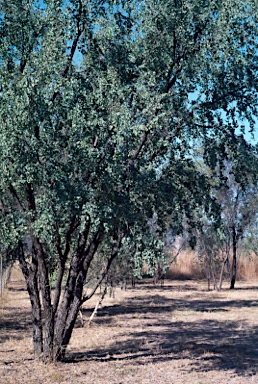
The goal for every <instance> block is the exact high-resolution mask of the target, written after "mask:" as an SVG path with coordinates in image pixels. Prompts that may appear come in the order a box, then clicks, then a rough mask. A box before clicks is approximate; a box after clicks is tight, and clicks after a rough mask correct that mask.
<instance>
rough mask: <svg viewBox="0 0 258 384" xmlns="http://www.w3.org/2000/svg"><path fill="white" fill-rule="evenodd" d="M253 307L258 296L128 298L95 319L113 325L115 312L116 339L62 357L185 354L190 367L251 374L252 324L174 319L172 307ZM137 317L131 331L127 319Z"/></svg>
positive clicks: (254, 355)
mask: <svg viewBox="0 0 258 384" xmlns="http://www.w3.org/2000/svg"><path fill="white" fill-rule="evenodd" d="M257 306H258V300H255V301H254V300H228V301H220V300H209V299H207V298H205V299H204V300H200V298H199V299H198V298H197V297H195V296H194V295H192V300H191V301H190V300H180V299H175V300H173V299H169V298H165V297H164V296H161V295H159V294H156V295H154V296H151V297H146V296H141V297H137V298H134V299H128V300H127V301H126V302H125V303H124V305H114V306H109V307H103V308H101V309H100V311H99V313H98V316H97V318H96V320H95V321H96V323H97V324H99V325H102V324H105V325H106V324H107V323H108V324H109V325H110V326H115V319H116V318H117V317H118V316H120V320H119V321H122V322H124V325H122V329H123V332H121V334H120V335H119V336H116V340H115V341H113V342H112V343H111V344H110V345H109V346H108V347H105V348H104V347H103V348H102V347H100V348H96V349H94V350H91V351H87V352H86V351H85V352H84V351H77V352H75V353H72V352H70V353H69V354H68V356H67V359H66V362H67V363H69V362H76V361H85V360H86V361H89V360H94V361H100V362H102V361H112V360H120V361H121V360H122V361H133V364H146V362H151V363H157V362H167V361H170V360H172V359H173V360H175V359H189V358H190V359H192V363H191V365H190V366H189V368H188V369H189V371H196V370H198V371H207V370H223V371H226V370H233V371H234V372H236V374H238V375H242V376H243V375H253V374H254V373H255V372H256V369H257V368H258V327H257V326H255V327H251V326H250V325H248V324H247V323H246V322H244V321H242V320H240V321H230V320H227V319H223V320H221V321H219V320H215V319H212V320H207V319H205V320H201V319H199V320H198V321H173V312H174V310H177V311H178V310H179V311H180V310H182V311H184V310H187V311H189V310H191V311H196V312H227V311H229V307H231V308H232V307H235V308H237V309H243V308H250V307H257ZM139 317H140V318H141V319H143V325H142V327H141V328H138V327H136V328H135V330H133V331H132V328H130V327H126V322H127V323H128V320H129V319H134V318H139ZM139 329H141V330H139ZM142 329H143V330H142Z"/></svg>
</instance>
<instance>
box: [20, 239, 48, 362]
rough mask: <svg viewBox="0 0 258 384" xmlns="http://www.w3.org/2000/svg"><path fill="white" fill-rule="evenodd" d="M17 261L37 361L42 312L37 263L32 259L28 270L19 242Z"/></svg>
mask: <svg viewBox="0 0 258 384" xmlns="http://www.w3.org/2000/svg"><path fill="white" fill-rule="evenodd" d="M18 259H19V263H20V267H21V270H22V272H23V275H24V278H25V281H26V285H27V291H28V293H29V297H30V302H31V309H32V311H31V314H32V329H33V347H34V358H35V360H38V359H41V358H42V354H43V331H42V310H41V303H40V295H39V287H38V263H37V260H36V259H35V258H34V257H32V261H31V264H30V268H28V266H27V263H26V260H25V256H24V251H23V244H22V242H21V241H20V242H19V244H18Z"/></svg>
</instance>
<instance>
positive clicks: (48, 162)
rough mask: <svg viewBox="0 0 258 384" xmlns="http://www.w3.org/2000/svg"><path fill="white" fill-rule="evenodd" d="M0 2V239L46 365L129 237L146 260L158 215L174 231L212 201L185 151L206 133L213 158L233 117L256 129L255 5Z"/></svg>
mask: <svg viewBox="0 0 258 384" xmlns="http://www.w3.org/2000/svg"><path fill="white" fill-rule="evenodd" d="M0 12H1V17H0V36H1V39H0V58H1V64H0V82H1V92H0V99H1V100H0V101H1V102H0V122H1V131H0V171H1V181H0V192H1V207H2V209H1V231H2V236H1V242H2V244H1V245H2V246H3V247H4V248H6V249H7V248H8V247H11V248H12V249H14V250H16V252H17V255H18V258H19V261H20V264H21V267H22V271H23V274H24V276H25V279H26V283H27V289H28V293H29V295H30V300H31V306H32V324H33V343H34V352H35V357H36V358H41V357H43V360H44V361H45V362H51V361H55V360H57V359H61V358H63V357H64V355H65V352H66V347H67V345H68V343H69V340H70V338H71V335H72V330H73V327H74V324H75V321H76V317H77V314H78V311H79V308H80V306H81V305H82V303H83V302H84V301H86V300H88V299H90V298H91V297H92V295H93V294H94V292H95V291H96V289H97V287H98V286H99V285H100V284H101V282H102V281H103V280H104V279H105V277H106V275H107V273H108V271H109V269H110V267H111V265H112V263H113V261H114V260H116V259H118V258H119V256H121V255H122V254H124V255H126V254H127V253H126V244H128V242H130V241H132V242H135V241H136V239H137V243H138V244H137V245H138V248H137V249H138V250H139V251H138V252H137V253H136V255H135V264H136V265H139V260H142V259H143V258H144V259H145V260H146V262H147V263H149V264H151V263H152V265H153V260H154V259H155V256H156V255H157V256H158V257H159V256H160V255H161V252H162V249H161V242H160V240H161V238H162V236H161V235H162V232H163V231H164V230H165V229H166V225H167V222H168V221H167V219H168V217H170V218H171V219H172V221H173V223H174V225H175V226H176V227H177V228H179V229H180V226H181V224H180V223H181V220H182V217H185V216H187V217H191V214H192V213H191V212H192V211H193V210H194V208H195V207H196V206H198V205H203V203H204V207H205V201H206V198H207V207H208V200H209V199H208V195H209V180H208V179H207V177H206V176H205V175H204V174H202V173H201V172H200V171H199V170H198V169H196V167H195V164H194V161H193V157H192V150H193V146H194V145H195V144H196V142H197V141H198V140H199V139H200V138H202V139H203V140H204V143H205V150H206V154H207V157H209V158H210V159H212V158H213V157H214V156H216V154H217V148H216V147H214V146H213V142H212V140H213V138H214V137H216V136H218V135H220V137H221V138H222V139H223V140H222V142H224V143H225V145H226V143H227V145H229V144H230V143H231V144H232V146H233V145H234V140H235V128H236V127H237V123H236V119H237V118H241V117H242V118H244V119H246V120H247V121H248V122H249V124H250V127H251V129H252V128H253V125H254V123H253V116H254V115H255V114H256V112H257V94H256V92H257V88H256V87H257V82H256V77H257V39H256V36H257V6H256V2H255V1H253V0H250V1H249V2H247V3H246V2H242V1H236V0H235V1H234V0H226V1H222V0H219V1H210V2H207V1H206V0H201V1H199V0H198V1H197V0H179V1H175V0H166V1H165V0H163V1H159V2H156V1H154V0H148V1H147V0H146V1H143V2H136V1H130V2H125V1H121V2H116V1H104V0H87V1H86V0H70V1H61V0H58V1H56V0H55V1H54V0H45V1H44V2H43V1H42V2H36V1H33V0H29V1H28V0H26V1H25V0H10V1H8V2H7V1H5V0H2V1H1V2H0ZM223 113H226V115H227V119H225V118H223V116H224V115H223ZM222 149H223V148H222ZM220 153H221V154H222V155H223V150H222V151H220ZM222 155H221V156H222ZM207 207H206V208H207ZM207 209H208V208H207ZM153 215H157V218H158V219H157V225H158V226H157V228H158V233H155V236H154V234H153V233H152V230H151V226H150V220H151V219H152V218H153ZM179 229H178V230H179ZM97 259H100V263H99V266H100V268H99V270H98V271H96V269H94V271H95V280H94V284H93V285H92V286H91V291H90V292H89V293H88V294H84V290H83V287H84V284H85V283H86V282H87V279H88V274H89V272H90V269H91V267H92V266H93V265H94V263H95V261H96V260H97ZM102 266H103V267H102ZM101 267H102V268H101ZM51 269H54V270H55V271H56V273H57V278H56V283H55V290H54V292H53V293H52V292H51V290H50V283H49V281H50V275H49V273H50V272H51ZM67 269H68V273H66V270H67ZM64 281H65V287H64V290H63V292H62V285H63V283H64Z"/></svg>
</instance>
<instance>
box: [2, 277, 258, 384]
mask: <svg viewBox="0 0 258 384" xmlns="http://www.w3.org/2000/svg"><path fill="white" fill-rule="evenodd" d="M96 300H97V297H95V298H93V299H92V301H90V302H88V303H87V306H85V308H84V310H83V312H84V318H85V319H87V318H88V317H89V316H90V314H91V311H92V310H93V308H94V305H95V302H96ZM257 368H258V284H257V283H256V282H249V283H243V282H242V283H239V282H238V283H237V289H235V290H229V289H224V290H223V291H222V292H215V291H210V292H208V291H207V287H206V283H205V282H196V281H173V282H169V281H166V284H165V287H164V288H162V289H161V288H156V287H153V286H152V285H151V283H150V282H142V283H140V284H138V286H137V287H136V288H135V289H128V290H127V291H125V292H124V291H120V290H119V289H117V290H116V292H115V298H106V299H105V300H104V302H103V305H102V307H101V308H100V309H99V312H98V316H97V317H96V318H95V320H94V323H93V324H92V326H91V327H90V328H89V327H84V328H82V327H80V324H79V321H78V324H77V326H76V328H75V330H74V333H73V338H72V341H71V345H70V346H69V350H68V354H67V359H66V361H65V362H64V363H58V364H53V365H50V366H49V365H48V366H46V365H44V364H42V363H40V362H35V361H34V360H33V349H32V341H31V324H30V303H29V299H28V295H27V293H26V290H25V284H24V280H23V279H22V276H21V273H20V271H19V270H18V269H14V270H13V272H12V275H11V280H10V282H9V285H8V289H7V290H6V291H5V293H4V296H3V298H2V300H1V301H0V383H1V384H20V383H26V384H41V383H42V384H43V383H44V384H49V383H60V384H61V383H62V384H63V383H77V384H80V383H87V384H91V383H92V384H93V383H94V384H97V383H100V384H108V383H112V384H127V383H136V384H149V383H162V384H174V383H175V384H181V383H189V384H191V383H194V384H204V383H205V384H206V383H209V384H212V383H216V384H220V383H221V384H225V383H227V384H233V383H234V384H240V383H241V384H242V383H246V384H249V383H258V374H257Z"/></svg>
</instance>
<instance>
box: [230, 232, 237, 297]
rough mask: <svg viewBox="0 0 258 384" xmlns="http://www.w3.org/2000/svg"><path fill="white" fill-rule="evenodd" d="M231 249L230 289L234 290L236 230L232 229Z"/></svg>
mask: <svg viewBox="0 0 258 384" xmlns="http://www.w3.org/2000/svg"><path fill="white" fill-rule="evenodd" d="M232 247H233V260H232V273H231V283H230V289H234V288H235V282H236V272H237V259H236V258H237V235H236V229H235V227H234V228H233V233H232Z"/></svg>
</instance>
